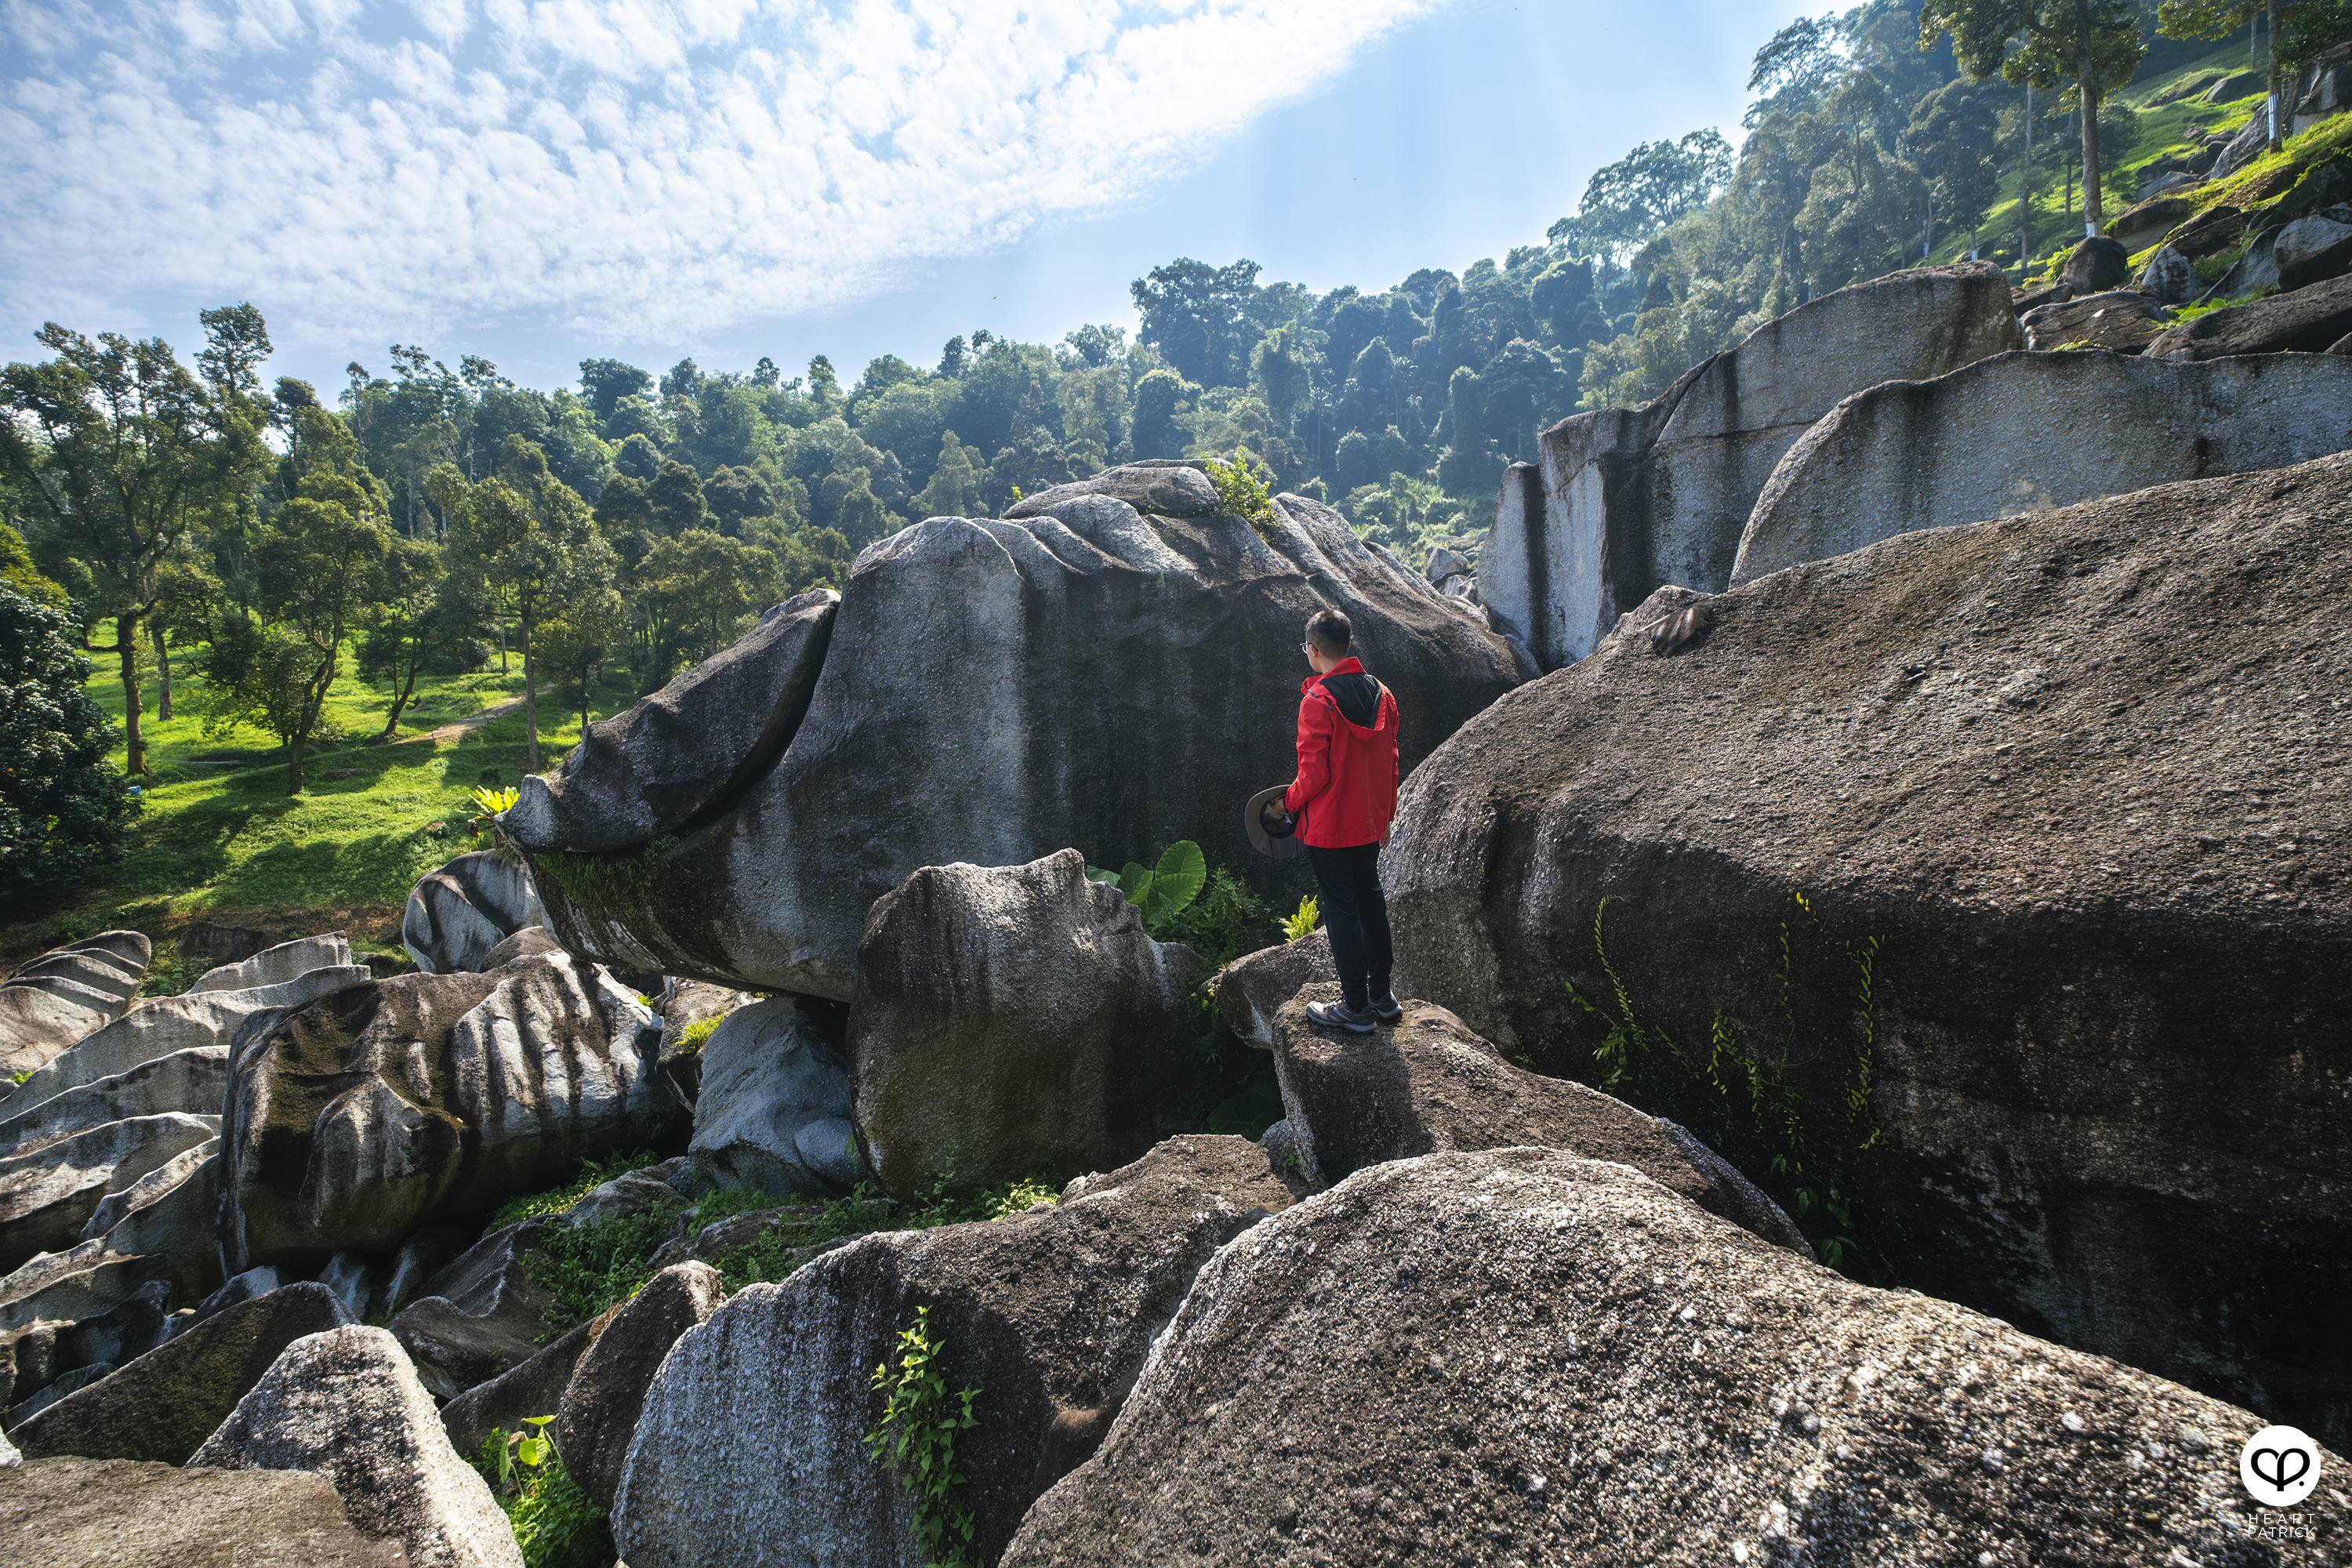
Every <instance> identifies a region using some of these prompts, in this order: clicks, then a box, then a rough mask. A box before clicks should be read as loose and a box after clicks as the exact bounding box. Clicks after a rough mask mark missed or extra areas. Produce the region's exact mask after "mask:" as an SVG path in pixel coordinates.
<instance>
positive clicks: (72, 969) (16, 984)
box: [0, 931, 153, 1078]
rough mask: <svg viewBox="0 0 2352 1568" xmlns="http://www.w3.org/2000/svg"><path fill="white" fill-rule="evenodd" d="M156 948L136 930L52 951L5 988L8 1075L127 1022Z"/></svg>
mask: <svg viewBox="0 0 2352 1568" xmlns="http://www.w3.org/2000/svg"><path fill="white" fill-rule="evenodd" d="M152 954H153V948H152V945H151V944H150V943H149V942H148V940H147V938H146V936H145V935H144V934H143V933H142V932H139V931H103V932H101V933H100V934H99V935H97V936H94V937H91V938H89V940H88V941H86V942H75V943H74V944H72V945H71V946H69V947H59V948H52V949H50V950H49V951H48V952H45V953H43V954H41V956H40V957H38V958H36V959H34V960H32V961H31V962H30V963H26V964H25V965H23V966H22V967H21V968H19V969H18V970H17V971H16V973H14V974H11V975H10V976H9V977H8V979H7V981H6V982H5V984H0V1076H5V1077H9V1078H13V1077H15V1076H16V1074H18V1073H23V1072H31V1071H32V1070H33V1069H35V1068H38V1067H40V1066H42V1065H43V1064H45V1063H47V1061H48V1060H49V1059H50V1058H53V1057H55V1056H56V1055H57V1054H58V1052H59V1051H62V1050H64V1049H65V1048H66V1047H68V1046H70V1045H72V1044H73V1043H74V1042H75V1041H76V1040H79V1039H80V1038H82V1037H84V1036H85V1035H88V1034H89V1033H91V1032H92V1031H93V1030H96V1029H98V1028H100V1027H102V1026H105V1025H107V1024H110V1023H112V1022H113V1021H114V1020H115V1019H117V1018H119V1017H121V1016H122V1011H123V1009H124V1008H126V1007H128V1006H130V1005H131V1000H132V999H133V998H134V997H136V996H137V995H138V994H139V987H140V985H141V984H142V983H143V982H144V981H145V980H146V978H147V963H148V961H149V959H150V958H151V957H152Z"/></svg>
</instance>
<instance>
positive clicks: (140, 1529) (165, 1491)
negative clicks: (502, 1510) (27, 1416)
mask: <svg viewBox="0 0 2352 1568" xmlns="http://www.w3.org/2000/svg"><path fill="white" fill-rule="evenodd" d="M0 1541H5V1542H7V1543H8V1548H9V1552H8V1563H10V1568H89V1564H92V1563H104V1564H108V1565H110V1568H224V1565H226V1564H230V1563H236V1564H239V1565H243V1564H252V1565H253V1568H298V1565H299V1568H409V1560H408V1557H407V1554H406V1553H404V1552H402V1551H401V1549H400V1546H399V1543H398V1542H390V1541H377V1540H374V1539H373V1538H371V1537H369V1536H365V1535H362V1534H361V1533H360V1532H359V1531H357V1530H355V1529H353V1528H352V1521H351V1520H350V1518H349V1517H348V1516H347V1515H346V1514H345V1513H344V1511H343V1502H342V1499H341V1498H339V1497H337V1496H336V1495H335V1489H334V1486H333V1484H332V1483H331V1482H330V1481H329V1480H328V1479H327V1478H326V1477H324V1476H316V1475H306V1474H304V1473H302V1472H300V1471H296V1470H215V1469H183V1468H179V1467H177V1466H173V1465H163V1464H152V1463H144V1464H142V1463H140V1462H138V1461H135V1460H131V1459H35V1460H34V1461H32V1462H31V1463H30V1464H26V1465H23V1466H18V1467H11V1468H6V1469H0Z"/></svg>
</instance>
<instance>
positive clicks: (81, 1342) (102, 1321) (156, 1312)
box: [66, 1279, 172, 1366]
mask: <svg viewBox="0 0 2352 1568" xmlns="http://www.w3.org/2000/svg"><path fill="white" fill-rule="evenodd" d="M171 1306H172V1288H171V1286H169V1285H168V1284H166V1283H164V1282H163V1280H161V1279H154V1280H150V1281H149V1282H148V1283H146V1284H144V1285H142V1286H141V1287H140V1288H139V1289H136V1290H133V1291H132V1292H131V1294H130V1295H129V1296H127V1297H125V1298H124V1299H123V1300H121V1301H120V1302H118V1303H117V1304H116V1305H114V1306H112V1307H110V1308H108V1309H107V1310H105V1311H103V1312H100V1314H99V1315H98V1316H96V1317H94V1318H84V1319H83V1320H82V1321H80V1322H79V1323H76V1324H75V1325H74V1326H73V1332H72V1333H70V1334H68V1335H67V1336H66V1351H67V1353H68V1355H70V1356H71V1357H72V1358H73V1359H74V1360H75V1361H77V1362H79V1363H81V1364H82V1365H84V1366H95V1365H97V1364H98V1363H100V1362H104V1363H106V1364H107V1365H109V1366H121V1365H122V1364H123V1363H125V1362H128V1361H131V1360H134V1359H136V1358H137V1357H140V1356H142V1355H145V1354H146V1353H147V1352H149V1351H152V1350H153V1349H154V1348H155V1347H156V1346H157V1345H160V1344H162V1343H163V1341H164V1339H165V1338H166V1337H168V1335H169V1334H170V1332H171V1318H170V1316H169V1313H170V1310H171Z"/></svg>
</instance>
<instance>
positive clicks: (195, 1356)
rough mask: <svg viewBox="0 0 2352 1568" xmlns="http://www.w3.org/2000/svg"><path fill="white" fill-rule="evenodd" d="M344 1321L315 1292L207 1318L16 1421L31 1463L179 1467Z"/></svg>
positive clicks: (274, 1295)
mask: <svg viewBox="0 0 2352 1568" xmlns="http://www.w3.org/2000/svg"><path fill="white" fill-rule="evenodd" d="M351 1321H352V1320H351V1318H350V1316H349V1314H347V1313H346V1312H345V1311H344V1310H343V1308H342V1304H341V1302H339V1301H337V1300H335V1298H334V1295H333V1293H332V1292H331V1291H330V1290H328V1289H326V1287H324V1286H322V1285H313V1284H301V1285H289V1286H287V1287H286V1288H285V1289H279V1290H272V1291H270V1292H269V1293H268V1295H266V1296H259V1297H257V1298H255V1299H253V1300H248V1301H244V1302H241V1303H239V1304H237V1305H236V1306H233V1307H229V1308H227V1309H226V1310H222V1311H219V1312H215V1313H214V1314H213V1315H212V1316H210V1317H208V1318H206V1319H205V1321H203V1322H201V1323H198V1324H197V1325H196V1326H195V1327H194V1328H192V1329H189V1330H186V1331H184V1332H181V1333H176V1334H173V1336H172V1337H171V1338H170V1339H169V1340H167V1341H165V1342H163V1344H161V1345H158V1346H157V1347H155V1348H154V1349H153V1350H151V1351H148V1352H146V1353H144V1354H142V1355H141V1356H139V1357H138V1358H137V1359H135V1360H133V1361H131V1362H128V1363H124V1364H122V1365H121V1366H118V1367H117V1368H116V1369H115V1370H114V1371H113V1372H112V1373H110V1374H109V1375H108V1376H105V1377H103V1378H100V1380H98V1381H97V1382H95V1383H93V1384H89V1386H88V1387H85V1388H82V1389H79V1390H77V1391H76V1392H74V1393H72V1394H68V1395H67V1396H66V1397H65V1398H63V1399H61V1400H59V1401H58V1403H56V1404H55V1405H50V1406H49V1407H48V1408H47V1409H46V1410H44V1411H42V1412H41V1413H40V1414H39V1415H35V1416H34V1417H32V1418H31V1419H30V1420H28V1421H26V1422H25V1423H23V1424H22V1425H21V1426H18V1427H17V1428H16V1433H15V1434H14V1436H15V1438H16V1446H17V1447H20V1448H22V1449H23V1450H24V1451H25V1452H26V1453H27V1454H31V1455H36V1456H39V1455H49V1454H77V1455H79V1456H80V1457H82V1458H86V1459H158V1460H161V1461H162V1462H163V1463H164V1464H167V1465H184V1464H186V1463H187V1462H188V1459H189V1456H191V1455H193V1454H194V1452H195V1451H196V1449H197V1448H198V1447H201V1446H203V1444H204V1441H205V1438H207V1437H209V1436H212V1435H213V1432H214V1431H215V1429H216V1428H217V1427H218V1426H220V1424H221V1423H222V1422H224V1421H226V1420H227V1419H228V1417H229V1414H230V1413H231V1412H232V1411H234V1410H235V1409H236V1406H237V1402H238V1401H239V1400H241V1399H243V1398H244V1397H245V1396H246V1395H247V1394H249V1393H251V1392H252V1391H253V1388H254V1386H255V1384H258V1383H259V1382H260V1381H261V1379H262V1376H263V1374H264V1373H268V1371H269V1369H270V1367H271V1366H273V1365H274V1364H276V1363H277V1361H278V1356H280V1355H281V1354H283V1353H284V1352H285V1350H286V1348H287V1347H288V1346H289V1345H290V1344H292V1343H293V1342H295V1341H297V1340H299V1339H303V1338H306V1337H308V1336H309V1335H311V1334H322V1333H325V1332H327V1331H330V1330H332V1329H340V1328H343V1327H345V1326H347V1325H348V1324H349V1323H350V1322H351Z"/></svg>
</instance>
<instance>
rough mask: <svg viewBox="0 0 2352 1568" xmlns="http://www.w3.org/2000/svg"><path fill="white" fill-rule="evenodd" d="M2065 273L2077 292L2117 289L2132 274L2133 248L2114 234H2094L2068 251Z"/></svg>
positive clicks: (2067, 281)
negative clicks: (2130, 248)
mask: <svg viewBox="0 0 2352 1568" xmlns="http://www.w3.org/2000/svg"><path fill="white" fill-rule="evenodd" d="M2063 276H2064V278H2065V281H2066V287H2068V288H2069V289H2073V290H2074V292H2075V293H2077V294H2096V293H2098V292H2100V291H2101V290H2103V289H2113V288H2115V287H2116V286H2117V285H2119V284H2121V283H2122V282H2123V280H2124V279H2126V278H2128V277H2130V276H2131V251H2130V250H2129V248H2127V247H2126V246H2125V244H2124V242H2123V241H2122V240H2119V239H2117V238H2116V237H2114V236H2112V235H2105V234H2095V235H2091V236H2089V237H2085V238H2084V239H2082V240H2080V241H2078V242H2076V244H2075V246H2074V249H2073V250H2070V251H2068V252H2067V253H2066V267H2065V270H2064V274H2063Z"/></svg>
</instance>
